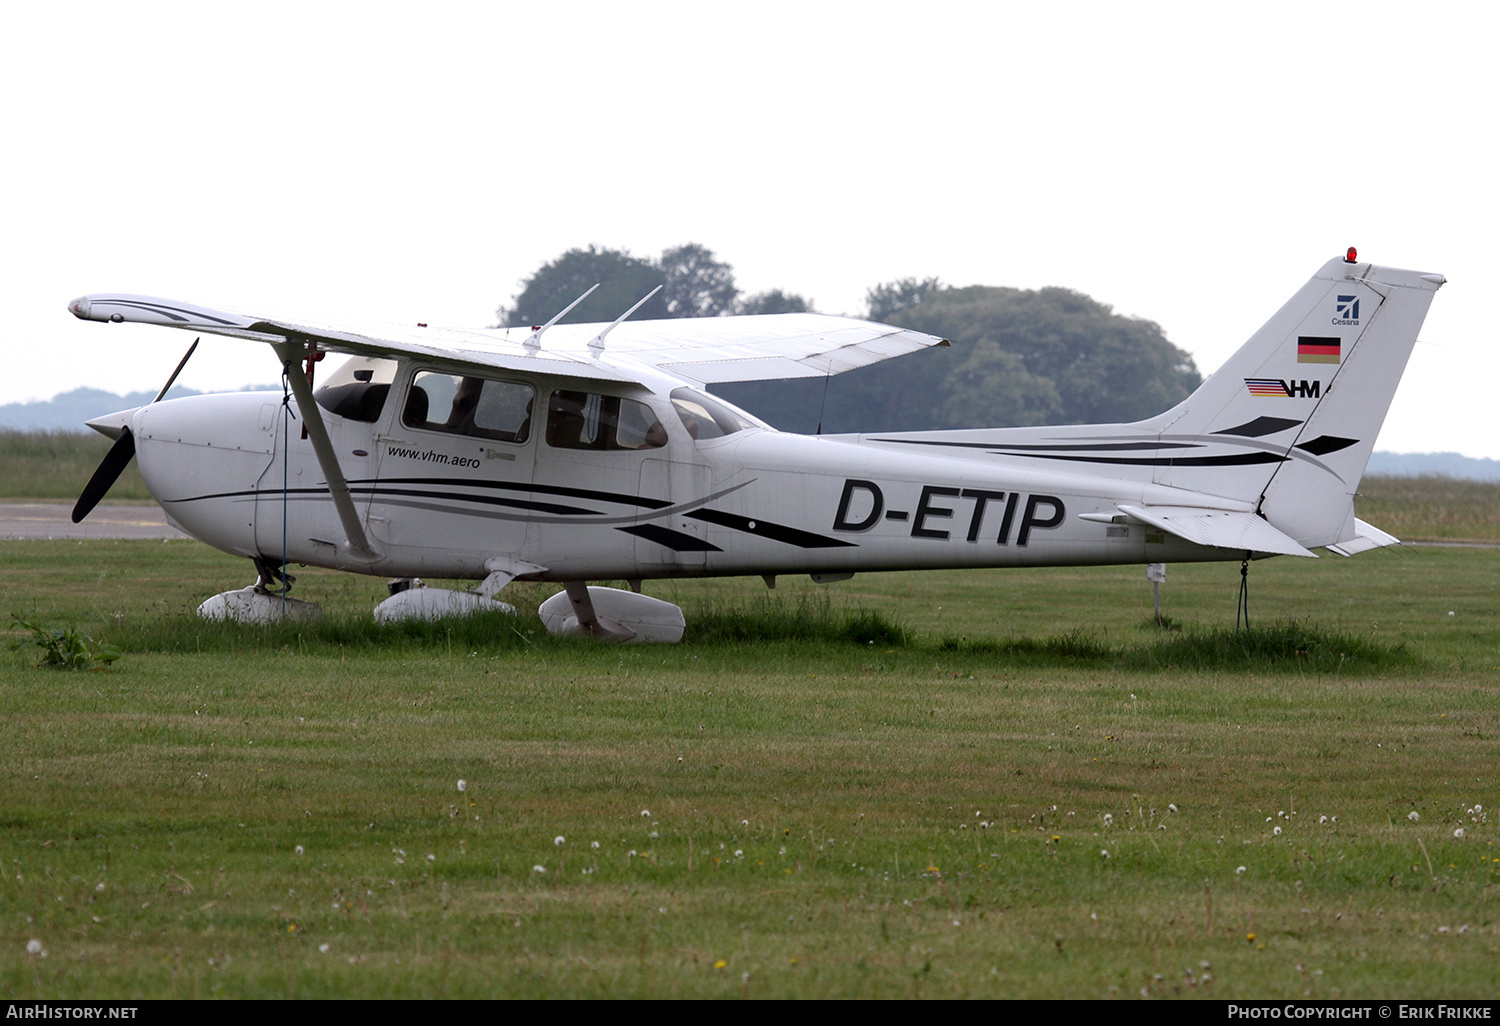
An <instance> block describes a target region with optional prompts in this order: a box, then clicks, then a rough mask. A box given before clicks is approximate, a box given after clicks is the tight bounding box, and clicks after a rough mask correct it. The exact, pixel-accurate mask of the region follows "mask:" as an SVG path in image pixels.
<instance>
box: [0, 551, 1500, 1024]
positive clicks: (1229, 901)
mask: <svg viewBox="0 0 1500 1026" xmlns="http://www.w3.org/2000/svg"><path fill="white" fill-rule="evenodd" d="M0 551H3V553H4V558H3V560H0V612H3V611H8V610H9V609H12V608H14V609H16V610H17V611H19V612H22V613H23V614H26V615H28V617H29V618H32V619H39V620H42V621H45V622H48V623H55V624H64V623H66V624H69V625H73V626H77V627H79V628H81V629H86V630H87V631H88V633H90V634H91V635H92V636H95V637H100V638H103V639H104V640H107V641H109V642H111V643H113V644H118V645H120V646H121V647H122V648H124V649H125V650H126V655H125V657H124V658H123V659H122V660H120V661H119V662H118V663H117V664H116V665H115V669H114V671H113V672H110V673H84V672H79V673H68V672H58V671H46V670H40V669H34V668H32V667H31V666H30V664H29V662H28V660H27V659H26V657H25V656H24V654H23V653H15V654H7V655H6V656H4V657H3V658H0V729H3V731H4V738H5V743H6V748H7V758H6V760H4V761H3V762H0V789H3V790H0V793H3V794H4V799H3V801H0V864H3V866H4V868H5V872H4V873H3V874H0V992H3V993H4V995H5V996H6V997H8V998H34V997H102V996H117V997H118V996H142V997H171V996H180V997H194V996H201V997H211V996H236V997H240V996H243V997H320V996H340V997H347V996H372V997H490V996H536V997H543V996H548V997H554V996H610V997H622V996H640V997H668V996H707V997H713V996H719V997H745V996H748V997H799V996H804V997H814V996H822V997H838V996H848V997H867V998H870V997H923V996H931V997H962V996H971V997H1006V996H1015V997H1058V996H1084V997H1111V996H1123V997H1138V996H1140V995H1141V994H1143V993H1144V994H1146V995H1149V996H1167V997H1170V996H1185V997H1190V996H1196V995H1203V996H1208V997H1215V998H1221V999H1222V998H1234V997H1283V996H1284V997H1300V996H1312V997H1327V998H1338V997H1346V998H1347V997H1376V996H1384V997H1392V996H1406V997H1423V996H1426V997H1434V996H1448V997H1462V996H1469V997H1479V998H1483V997H1488V996H1490V995H1491V994H1492V993H1493V964H1494V958H1495V956H1496V954H1497V951H1500V932H1497V930H1500V926H1497V917H1496V915H1495V910H1494V907H1493V899H1494V896H1495V894H1496V893H1497V885H1500V851H1496V845H1495V842H1496V840H1497V838H1496V832H1495V830H1494V828H1493V826H1492V825H1491V823H1490V821H1489V820H1490V814H1489V812H1488V811H1487V810H1488V809H1489V808H1490V807H1492V806H1496V802H1495V797H1496V796H1495V790H1496V783H1497V777H1496V772H1495V760H1494V745H1495V741H1496V738H1497V737H1500V706H1497V702H1496V699H1497V697H1500V694H1497V686H1496V681H1497V680H1500V628H1497V624H1500V589H1496V588H1495V586H1494V585H1495V580H1496V573H1497V571H1500V558H1497V556H1496V554H1495V553H1492V552H1488V551H1473V550H1467V551H1455V550H1444V549H1419V550H1411V551H1399V552H1394V553H1393V552H1389V551H1383V552H1376V553H1369V554H1366V555H1365V556H1362V557H1359V558H1356V559H1352V560H1335V559H1324V560H1318V561H1312V560H1299V561H1292V560H1279V561H1268V562H1266V563H1259V564H1256V565H1255V566H1253V567H1252V568H1251V575H1250V588H1251V609H1252V614H1253V615H1254V617H1255V623H1256V631H1255V632H1252V634H1251V635H1243V634H1241V635H1235V633H1234V631H1233V629H1232V625H1233V620H1234V610H1235V599H1236V595H1237V589H1238V583H1239V568H1238V566H1237V565H1234V564H1223V565H1217V566H1198V567H1178V566H1174V567H1172V568H1170V571H1169V580H1168V583H1167V584H1166V585H1164V587H1163V602H1164V605H1165V606H1166V607H1167V611H1168V613H1169V615H1170V616H1171V618H1172V620H1173V621H1174V622H1175V623H1176V624H1178V625H1180V627H1181V629H1180V630H1176V631H1166V632H1163V631H1160V630H1158V629H1156V628H1155V627H1154V626H1150V625H1149V614H1150V609H1151V589H1150V586H1149V584H1148V583H1147V582H1146V581H1145V580H1144V578H1143V576H1142V575H1141V574H1140V571H1139V568H1100V569H1093V570H1071V569H1070V570H1051V571H1017V572H993V573H990V572H977V573H976V572H967V573H965V572H952V573H922V574H881V575H869V576H863V575H862V576H860V577H857V578H855V579H854V580H853V581H849V582H846V583H844V584H841V585H836V586H833V587H832V588H819V587H818V586H815V585H812V584H810V583H798V582H795V581H791V580H789V579H785V578H783V580H782V581H781V582H779V584H778V588H777V590H776V591H775V592H773V593H769V594H767V593H766V592H765V591H764V590H763V588H762V587H761V585H760V584H759V582H758V581H757V582H744V581H685V582H676V583H671V584H648V591H649V592H650V593H652V594H657V595H661V596H662V597H667V598H671V599H672V600H674V601H678V602H680V603H682V604H683V606H684V608H685V609H686V611H687V615H688V620H689V622H690V623H692V624H698V625H699V627H698V628H697V630H696V631H695V632H694V633H692V634H690V635H689V636H688V638H687V640H686V641H685V643H684V644H682V645H680V646H675V647H629V646H605V645H599V644H593V643H588V642H580V641H574V640H570V639H563V638H553V637H551V636H549V635H546V634H545V632H543V631H542V630H541V629H540V626H539V624H537V623H536V622H535V620H534V619H533V617H534V610H535V605H536V603H537V602H539V601H540V600H541V599H543V598H545V597H546V596H547V595H549V594H550V593H551V591H552V590H554V589H552V588H548V587H544V586H539V585H538V586H529V587H523V588H513V589H507V594H506V596H505V597H507V598H509V599H511V600H512V601H513V602H515V604H516V605H517V606H518V608H519V610H520V612H519V615H518V616H517V617H516V618H506V617H502V618H498V619H496V620H493V621H489V622H481V621H476V624H478V626H477V627H475V628H474V629H473V630H472V631H471V630H469V629H468V628H463V627H461V626H460V625H458V624H438V625H436V626H432V627H427V628H422V629H419V630H412V631H384V632H383V631H381V630H378V629H374V628H373V627H372V626H370V625H369V623H368V621H367V614H368V610H369V608H370V606H371V605H372V604H373V602H375V601H377V600H378V599H379V598H380V597H381V596H382V595H383V588H382V587H381V583H380V582H379V581H370V580H366V579H361V578H354V577H350V576H348V575H337V574H325V573H321V572H318V571H312V570H308V571H306V572H304V573H302V574H301V577H300V579H299V581H298V583H297V592H296V593H297V594H299V595H301V596H303V597H308V598H313V599H315V600H317V601H319V602H320V603H322V604H323V605H324V606H325V608H326V609H327V611H328V616H327V618H326V619H325V620H324V621H323V622H322V623H321V624H305V625H300V626H292V625H288V626H287V627H284V628H275V629H261V628H231V627H226V626H223V625H210V624H203V623H202V622H200V621H197V620H196V619H195V618H194V617H192V615H191V611H192V609H193V608H194V607H195V606H196V604H197V602H198V601H201V599H202V598H204V597H206V596H207V595H208V594H211V593H212V592H214V591H218V590H222V589H223V588H227V587H234V586H240V585H243V584H244V583H245V580H246V578H247V576H248V573H249V567H248V564H246V563H244V562H243V561H236V560H233V559H230V558H229V557H225V556H221V555H218V554H216V553H213V552H211V551H209V550H207V549H205V548H204V547H202V546H200V545H197V544H196V543H191V542H171V543H147V542H89V543H70V542H8V543H4V546H3V550H0ZM1450 614H1451V615H1450ZM757 623H763V624H768V625H772V626H773V627H775V629H774V630H771V629H761V628H757V627H756V626H755V624H757ZM809 624H813V625H817V624H822V626H821V627H817V628H816V629H812V630H810V631H809V636H804V637H802V638H801V639H798V640H793V639H790V638H788V637H787V632H788V631H789V630H791V629H792V627H793V626H794V625H799V626H797V629H802V628H803V627H806V626H807V625H809ZM859 624H864V625H869V624H876V625H878V626H879V631H880V632H884V633H876V634H871V635H865V634H861V633H859V632H858V631H851V629H850V628H851V626H852V625H859ZM898 632H899V633H898ZM1200 636H1201V637H1203V638H1207V639H1208V641H1207V642H1206V644H1207V646H1208V654H1206V655H1205V654H1203V653H1201V652H1199V651H1198V649H1197V648H1196V647H1195V646H1198V645H1199V644H1200V642H1199V641H1197V640H1195V639H1197V638H1199V637H1200ZM1236 644H1240V645H1242V646H1248V648H1247V649H1246V650H1240V651H1236V650H1235V648H1234V645H1236ZM1256 646H1262V647H1264V649H1265V650H1264V651H1254V650H1253V649H1254V648H1255V647H1256ZM1334 651H1337V652H1338V653H1339V655H1341V656H1342V657H1343V658H1342V660H1340V659H1339V658H1337V657H1335V656H1334V655H1333V653H1334ZM1299 652H1300V653H1305V654H1299ZM1143 658H1144V660H1145V661H1144V662H1142V659H1143ZM460 779H461V780H463V781H464V782H465V788H464V790H462V791H460V790H459V789H458V781H459V780H460ZM1477 806H1483V808H1477ZM1412 812H1416V813H1417V814H1418V816H1417V819H1416V820H1415V821H1413V820H1411V819H1409V818H1408V816H1409V814H1410V813H1412ZM1459 829H1462V830H1463V831H1464V834H1463V836H1461V837H1459V836H1455V831H1457V830H1459ZM559 838H560V839H561V840H560V841H559ZM595 842H597V844H598V847H595V846H594V844H595ZM299 849H300V850H299ZM429 856H431V858H429ZM536 867H541V871H538V870H537V868H536ZM1242 867H1243V868H1242ZM33 938H35V939H37V940H39V941H40V942H41V943H42V945H43V947H44V948H45V950H46V952H47V954H46V957H45V958H42V957H39V956H36V955H32V954H28V953H27V951H26V944H27V942H28V941H29V940H30V939H33ZM325 946H326V950H325Z"/></svg>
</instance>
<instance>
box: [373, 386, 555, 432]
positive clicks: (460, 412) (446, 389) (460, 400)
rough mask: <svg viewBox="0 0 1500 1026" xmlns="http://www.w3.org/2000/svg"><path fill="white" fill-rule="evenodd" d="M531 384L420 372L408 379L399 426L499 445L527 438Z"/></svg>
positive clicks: (531, 399) (532, 395) (529, 428)
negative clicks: (478, 439)
mask: <svg viewBox="0 0 1500 1026" xmlns="http://www.w3.org/2000/svg"><path fill="white" fill-rule="evenodd" d="M535 398H536V395H535V393H534V392H533V391H532V390H531V386H530V385H523V384H521V383H519V382H515V381H495V380H492V379H490V378H477V377H472V376H468V375H464V376H460V375H456V374H439V373H436V372H435V371H421V372H420V373H418V374H417V376H416V377H415V378H413V379H412V384H411V390H410V391H409V392H408V393H407V396H406V408H405V409H404V410H403V411H402V413H401V422H402V423H403V424H405V425H406V426H407V427H413V428H423V429H425V430H427V431H446V432H449V433H450V434H456V435H469V436H472V437H474V438H492V439H494V440H495V441H498V442H516V443H518V444H519V443H521V442H524V441H526V439H527V438H529V437H531V407H532V403H533V401H534V400H535Z"/></svg>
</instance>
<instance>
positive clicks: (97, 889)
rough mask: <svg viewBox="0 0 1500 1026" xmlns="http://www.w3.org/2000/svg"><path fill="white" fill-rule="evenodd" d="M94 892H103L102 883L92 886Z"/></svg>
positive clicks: (101, 881)
mask: <svg viewBox="0 0 1500 1026" xmlns="http://www.w3.org/2000/svg"><path fill="white" fill-rule="evenodd" d="M94 890H96V891H102V890H104V881H103V880H100V881H99V882H98V883H97V884H95V885H94Z"/></svg>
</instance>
